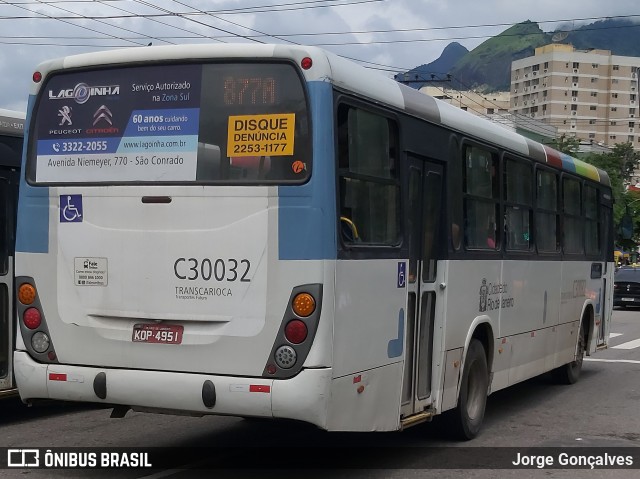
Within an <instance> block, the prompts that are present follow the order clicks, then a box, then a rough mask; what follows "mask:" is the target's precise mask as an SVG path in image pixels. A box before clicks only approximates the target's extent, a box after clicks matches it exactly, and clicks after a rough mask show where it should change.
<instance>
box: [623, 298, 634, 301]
mask: <svg viewBox="0 0 640 479" xmlns="http://www.w3.org/2000/svg"><path fill="white" fill-rule="evenodd" d="M622 301H635V299H634V298H622Z"/></svg>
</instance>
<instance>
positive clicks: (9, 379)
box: [0, 109, 25, 396]
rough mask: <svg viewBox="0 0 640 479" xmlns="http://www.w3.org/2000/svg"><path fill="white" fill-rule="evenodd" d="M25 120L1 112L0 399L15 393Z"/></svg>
mask: <svg viewBox="0 0 640 479" xmlns="http://www.w3.org/2000/svg"><path fill="white" fill-rule="evenodd" d="M24 119H25V114H24V113H21V112H17V111H11V110H3V109H0V205H2V206H1V207H0V225H2V227H1V229H0V396H4V395H7V394H14V393H15V392H16V386H15V380H14V377H13V347H14V341H13V337H14V334H15V312H14V286H13V271H14V253H15V230H16V210H17V207H18V183H19V172H20V163H21V161H22V142H23V135H24Z"/></svg>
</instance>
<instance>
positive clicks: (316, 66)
mask: <svg viewBox="0 0 640 479" xmlns="http://www.w3.org/2000/svg"><path fill="white" fill-rule="evenodd" d="M304 57H310V58H311V59H312V60H313V66H312V67H311V68H310V69H308V70H302V72H303V74H304V76H305V78H306V80H307V81H327V82H330V83H332V84H334V85H335V86H336V87H339V88H343V89H345V90H348V91H350V92H353V93H355V94H357V95H359V96H362V97H365V98H369V99H371V100H373V101H376V102H379V103H381V104H385V105H389V106H391V107H395V108H397V109H400V110H402V111H405V112H407V113H409V114H412V115H415V116H418V117H421V118H424V119H427V120H430V121H432V122H434V123H436V124H441V125H444V126H446V127H449V128H451V129H453V130H456V131H459V132H461V133H464V134H466V135H468V136H469V138H470V139H476V140H480V141H487V142H489V143H491V144H494V145H498V146H501V147H503V148H505V149H506V150H510V151H512V152H514V153H519V154H521V155H524V156H527V157H530V158H533V159H534V160H536V161H538V162H540V163H544V164H548V165H550V166H553V167H555V168H559V169H562V170H564V171H569V172H571V173H575V174H577V175H580V176H582V177H585V178H588V179H591V180H594V181H597V182H600V183H602V184H604V185H607V186H611V182H610V180H609V176H608V175H607V173H606V172H605V171H604V170H601V169H599V168H596V167H595V166H593V165H590V164H588V163H585V162H583V161H581V160H578V159H576V158H573V157H571V156H569V155H566V154H564V153H561V152H558V151H556V150H554V149H553V148H550V147H548V146H546V145H542V144H541V143H538V142H536V141H534V140H531V139H529V138H526V137H524V136H522V135H520V134H518V133H516V132H513V131H510V130H507V129H506V128H504V127H503V126H500V125H497V124H496V123H494V122H492V121H489V120H486V119H484V118H480V117H478V116H475V115H473V114H471V113H468V112H466V111H463V110H461V109H459V108H456V107H455V106H453V105H450V104H448V103H446V102H443V101H440V100H437V99H435V98H433V97H431V96H429V95H426V94H424V93H420V92H418V91H417V90H415V89H413V88H410V87H408V86H406V85H402V84H400V83H398V82H397V81H395V80H393V79H391V78H388V77H386V76H384V75H382V74H380V73H376V72H372V71H371V70H369V69H367V68H364V67H362V66H360V65H358V64H357V63H355V62H353V61H351V60H348V59H345V58H343V57H340V56H338V55H336V54H334V53H331V52H328V51H326V50H323V49H321V48H318V47H310V46H301V45H279V44H259V45H256V44H248V43H225V44H215V45H213V44H191V45H189V44H183V45H167V46H148V47H134V48H128V49H116V50H108V51H103V52H93V53H84V54H78V55H71V56H67V57H63V58H57V59H52V60H49V61H46V62H43V63H41V64H40V65H38V67H37V70H38V71H39V72H40V73H42V75H43V77H44V76H46V75H47V74H48V73H49V72H52V71H55V70H60V69H66V68H79V67H87V66H99V65H117V64H123V63H130V62H136V63H137V62H140V63H144V62H155V61H163V60H164V61H166V60H169V61H179V60H184V59H203V60H204V59H215V58H237V59H256V58H286V59H292V60H294V61H296V62H297V63H298V64H299V63H300V61H301V60H302V59H303V58H304ZM39 86H40V85H38V84H32V89H31V93H32V94H35V93H37V90H38V88H39Z"/></svg>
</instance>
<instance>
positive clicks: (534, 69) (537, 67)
mask: <svg viewBox="0 0 640 479" xmlns="http://www.w3.org/2000/svg"><path fill="white" fill-rule="evenodd" d="M531 70H532V71H534V72H537V71H539V70H540V64H538V65H533V66H532V67H531Z"/></svg>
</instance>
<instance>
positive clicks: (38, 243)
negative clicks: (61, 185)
mask: <svg viewBox="0 0 640 479" xmlns="http://www.w3.org/2000/svg"><path fill="white" fill-rule="evenodd" d="M34 101H35V97H34V96H33V95H31V96H29V104H28V106H27V111H28V112H29V114H28V115H27V119H29V118H30V117H31V111H32V109H33V103H34ZM24 137H25V139H26V138H29V122H28V121H25V124H24ZM26 157H27V143H26V141H25V144H24V148H23V151H22V171H21V172H20V197H19V200H18V229H17V231H16V251H20V252H23V253H48V252H49V188H45V187H41V186H40V187H38V188H33V187H31V186H29V185H28V184H27V183H26V182H25V179H24V178H25V171H26V170H25V161H26V160H25V159H26Z"/></svg>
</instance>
